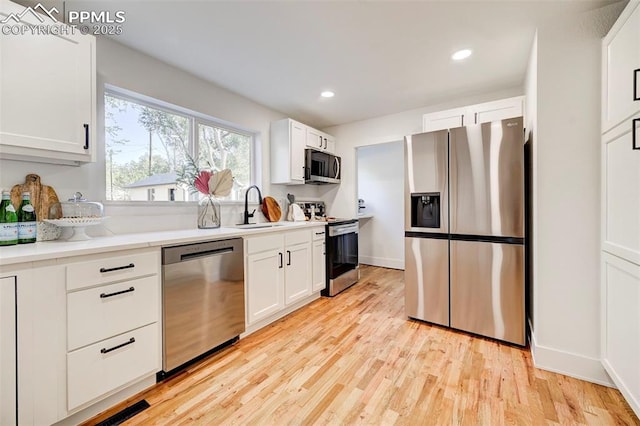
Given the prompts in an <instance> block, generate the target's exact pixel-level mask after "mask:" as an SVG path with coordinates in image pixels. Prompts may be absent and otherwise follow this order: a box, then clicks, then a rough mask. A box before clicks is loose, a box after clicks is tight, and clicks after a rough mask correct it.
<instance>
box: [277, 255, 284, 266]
mask: <svg viewBox="0 0 640 426" xmlns="http://www.w3.org/2000/svg"><path fill="white" fill-rule="evenodd" d="M278 256H280V264H279V266H278V269H282V266H283V265H282V253H280V252H278Z"/></svg>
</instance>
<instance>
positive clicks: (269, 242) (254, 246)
mask: <svg viewBox="0 0 640 426" xmlns="http://www.w3.org/2000/svg"><path fill="white" fill-rule="evenodd" d="M281 247H282V234H280V233H277V234H272V235H265V236H263V237H255V238H247V250H246V252H247V254H252V253H260V252H263V251H267V250H279V249H281Z"/></svg>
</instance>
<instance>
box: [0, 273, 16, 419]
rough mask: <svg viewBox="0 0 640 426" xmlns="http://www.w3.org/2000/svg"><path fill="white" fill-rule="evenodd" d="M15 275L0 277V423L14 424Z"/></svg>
mask: <svg viewBox="0 0 640 426" xmlns="http://www.w3.org/2000/svg"><path fill="white" fill-rule="evenodd" d="M16 408H17V406H16V277H4V278H0V425H13V424H16Z"/></svg>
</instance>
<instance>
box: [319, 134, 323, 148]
mask: <svg viewBox="0 0 640 426" xmlns="http://www.w3.org/2000/svg"><path fill="white" fill-rule="evenodd" d="M318 137H319V138H320V145H318V148H322V136H318Z"/></svg>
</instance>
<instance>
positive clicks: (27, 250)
mask: <svg viewBox="0 0 640 426" xmlns="http://www.w3.org/2000/svg"><path fill="white" fill-rule="evenodd" d="M279 223H281V224H282V225H280V226H273V227H270V228H256V229H238V228H231V227H221V228H217V229H183V230H174V231H160V232H145V233H139V234H123V235H114V236H109V237H95V238H92V239H90V240H86V241H64V240H54V241H40V242H37V243H34V244H23V245H20V244H19V245H14V246H6V247H0V266H5V265H15V264H19V263H26V262H37V261H43V260H51V259H59V258H65V257H71V256H81V255H87V254H95V253H106V252H111V251H117V250H126V249H137V248H144V247H158V246H171V245H176V244H185V243H195V242H198V241H206V240H219V239H224V238H232V237H247V236H251V235H257V234H266V233H270V232H279V231H280V232H281V231H286V230H290V229H292V228H301V227H314V226H325V225H326V222H279Z"/></svg>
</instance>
